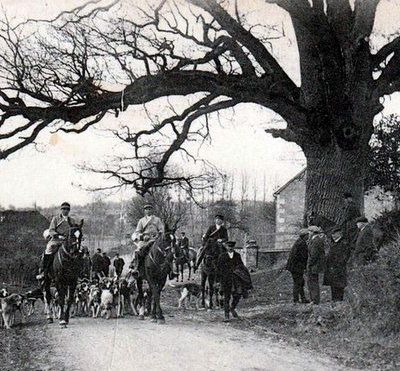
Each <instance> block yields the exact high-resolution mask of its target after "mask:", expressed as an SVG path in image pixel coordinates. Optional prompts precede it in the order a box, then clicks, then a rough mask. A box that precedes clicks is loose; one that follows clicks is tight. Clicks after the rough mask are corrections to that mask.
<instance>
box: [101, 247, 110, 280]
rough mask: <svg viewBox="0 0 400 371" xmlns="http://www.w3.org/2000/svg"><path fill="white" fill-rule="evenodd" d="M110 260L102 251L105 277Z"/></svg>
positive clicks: (108, 271)
mask: <svg viewBox="0 0 400 371" xmlns="http://www.w3.org/2000/svg"><path fill="white" fill-rule="evenodd" d="M110 265H111V260H110V258H109V257H108V256H107V254H106V253H105V252H103V273H104V275H105V276H106V277H108V274H109V273H110Z"/></svg>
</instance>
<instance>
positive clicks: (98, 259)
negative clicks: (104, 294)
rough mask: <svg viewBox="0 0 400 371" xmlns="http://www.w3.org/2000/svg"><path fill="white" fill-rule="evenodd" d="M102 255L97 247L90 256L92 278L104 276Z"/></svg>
mask: <svg viewBox="0 0 400 371" xmlns="http://www.w3.org/2000/svg"><path fill="white" fill-rule="evenodd" d="M103 262H104V261H103V257H102V256H101V250H100V249H97V250H96V253H95V254H94V255H93V256H92V278H98V279H100V278H101V277H103V276H104V272H103Z"/></svg>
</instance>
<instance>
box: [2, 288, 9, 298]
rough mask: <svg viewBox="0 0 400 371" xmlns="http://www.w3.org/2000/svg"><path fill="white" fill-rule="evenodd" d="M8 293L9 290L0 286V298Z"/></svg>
mask: <svg viewBox="0 0 400 371" xmlns="http://www.w3.org/2000/svg"><path fill="white" fill-rule="evenodd" d="M8 295H9V292H8V291H7V289H6V288H2V289H1V290H0V298H5V297H6V296H8Z"/></svg>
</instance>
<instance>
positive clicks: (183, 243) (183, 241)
mask: <svg viewBox="0 0 400 371" xmlns="http://www.w3.org/2000/svg"><path fill="white" fill-rule="evenodd" d="M178 246H179V247H180V248H181V249H182V252H183V253H184V255H185V257H186V259H187V260H189V238H187V236H186V234H185V232H182V233H181V238H180V239H179V243H178Z"/></svg>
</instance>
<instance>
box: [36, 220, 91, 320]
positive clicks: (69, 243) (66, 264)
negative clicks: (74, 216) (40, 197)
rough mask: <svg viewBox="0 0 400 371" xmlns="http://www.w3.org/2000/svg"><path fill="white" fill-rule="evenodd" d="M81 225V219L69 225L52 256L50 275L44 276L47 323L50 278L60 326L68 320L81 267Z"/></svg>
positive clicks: (50, 302) (49, 307) (49, 315)
mask: <svg viewBox="0 0 400 371" xmlns="http://www.w3.org/2000/svg"><path fill="white" fill-rule="evenodd" d="M82 225H83V220H81V222H80V224H70V225H69V229H68V233H67V235H66V236H65V237H66V238H65V241H64V242H63V244H62V245H61V246H60V248H59V249H58V251H57V253H56V254H55V256H54V261H53V265H52V268H53V270H52V273H51V277H46V278H45V280H44V283H43V289H44V298H45V311H46V315H47V321H48V322H49V323H52V322H53V317H52V311H51V304H52V295H51V290H50V285H51V280H52V279H53V280H54V283H55V287H56V289H57V293H58V303H59V306H60V317H59V319H60V326H66V325H67V324H68V322H69V316H70V309H71V305H72V303H73V301H74V293H75V288H76V285H77V283H78V277H79V273H80V271H81V268H82V252H81V241H82ZM66 299H67V303H66Z"/></svg>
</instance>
